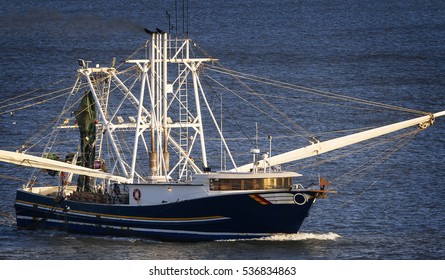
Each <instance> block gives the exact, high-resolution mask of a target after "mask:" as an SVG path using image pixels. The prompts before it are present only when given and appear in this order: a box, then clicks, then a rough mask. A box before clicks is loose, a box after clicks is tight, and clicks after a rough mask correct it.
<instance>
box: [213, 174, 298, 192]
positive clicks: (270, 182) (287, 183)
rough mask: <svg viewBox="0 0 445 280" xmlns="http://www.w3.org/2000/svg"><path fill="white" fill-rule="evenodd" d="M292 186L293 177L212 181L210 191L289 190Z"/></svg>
mask: <svg viewBox="0 0 445 280" xmlns="http://www.w3.org/2000/svg"><path fill="white" fill-rule="evenodd" d="M291 186H292V177H284V178H256V179H211V180H210V190H212V191H237V190H269V189H287V188H290V187H291Z"/></svg>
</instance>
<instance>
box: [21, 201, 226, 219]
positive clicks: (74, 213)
mask: <svg viewBox="0 0 445 280" xmlns="http://www.w3.org/2000/svg"><path fill="white" fill-rule="evenodd" d="M15 204H17V205H20V206H23V207H27V208H30V209H35V208H34V204H33V203H24V202H18V201H16V203H15ZM38 208H39V209H43V210H47V211H51V212H54V213H56V214H62V215H69V216H70V217H89V218H97V216H98V215H99V218H100V219H103V220H109V221H129V222H146V223H196V222H201V223H202V222H215V221H224V220H230V218H229V217H222V216H209V217H196V218H165V219H163V218H146V217H130V216H117V215H110V214H101V213H92V214H86V213H85V212H80V211H73V210H64V209H62V208H53V207H48V206H45V205H43V204H38Z"/></svg>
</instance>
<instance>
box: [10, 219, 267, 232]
mask: <svg viewBox="0 0 445 280" xmlns="http://www.w3.org/2000/svg"><path fill="white" fill-rule="evenodd" d="M17 219H22V220H33V218H32V217H29V216H20V215H19V216H17ZM45 222H51V223H56V224H61V225H64V226H65V225H66V224H71V225H79V226H89V227H94V228H104V229H116V230H121V231H133V232H151V233H173V234H188V235H209V236H257V237H262V236H269V235H270V233H240V232H202V231H187V230H168V229H150V228H137V227H124V226H110V225H100V226H99V225H97V224H92V223H85V222H74V221H67V222H65V221H61V220H54V219H45Z"/></svg>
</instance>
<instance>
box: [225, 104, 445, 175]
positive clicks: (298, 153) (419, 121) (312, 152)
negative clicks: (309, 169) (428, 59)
mask: <svg viewBox="0 0 445 280" xmlns="http://www.w3.org/2000/svg"><path fill="white" fill-rule="evenodd" d="M444 115H445V111H441V112H438V113H435V114H431V115H428V116H423V117H419V118H415V119H411V120H407V121H402V122H398V123H394V124H390V125H386V126H382V127H378V128H374V129H370V130H366V131H363V132H359V133H355V134H351V135H347V136H343V137H339V138H335V139H331V140H327V141H323V142H318V143H314V144H312V145H309V146H306V147H303V148H299V149H296V150H292V151H290V152H286V153H283V154H280V155H276V156H273V157H270V158H269V159H268V160H267V162H266V163H265V162H264V160H260V161H258V166H267V165H270V166H275V165H278V164H283V163H287V162H292V161H296V160H300V159H304V158H308V157H312V156H316V155H319V154H322V153H326V152H330V151H333V150H336V149H340V148H343V147H346V146H349V145H353V144H356V143H359V142H362V141H365V140H368V139H372V138H376V137H379V136H383V135H385V134H389V133H392V132H395V131H398V130H401V129H405V128H408V127H411V126H415V125H420V126H422V127H423V128H426V127H428V126H429V125H431V124H432V123H433V121H434V119H435V118H437V117H441V116H444ZM265 164H267V165H265ZM250 169H252V164H251V163H250V164H246V165H243V166H240V167H238V168H234V169H232V170H229V171H237V172H248V171H249V170H250Z"/></svg>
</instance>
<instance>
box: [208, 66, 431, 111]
mask: <svg viewBox="0 0 445 280" xmlns="http://www.w3.org/2000/svg"><path fill="white" fill-rule="evenodd" d="M207 68H208V69H209V70H211V71H215V72H218V73H221V74H227V75H230V76H234V77H238V78H242V79H247V80H252V81H256V82H261V83H264V84H268V85H272V86H276V87H280V88H285V89H290V90H296V91H301V92H305V93H310V94H314V95H319V96H323V97H328V98H332V99H337V100H341V101H348V102H356V103H359V104H365V105H369V106H375V107H381V108H385V109H391V110H396V111H402V112H408V113H414V114H420V115H428V114H430V113H429V112H425V111H419V110H414V109H409V108H404V107H400V106H394V105H388V104H384V103H380V102H375V101H369V100H365V99H361V98H357V97H351V96H345V95H341V94H338V93H332V92H328V91H324V90H319V89H314V88H309V87H304V86H300V85H295V84H290V83H286V82H281V81H277V80H272V79H269V78H264V77H259V76H255V75H251V74H245V73H242V72H238V71H234V70H229V69H227V68H224V67H217V66H215V65H208V66H207Z"/></svg>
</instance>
